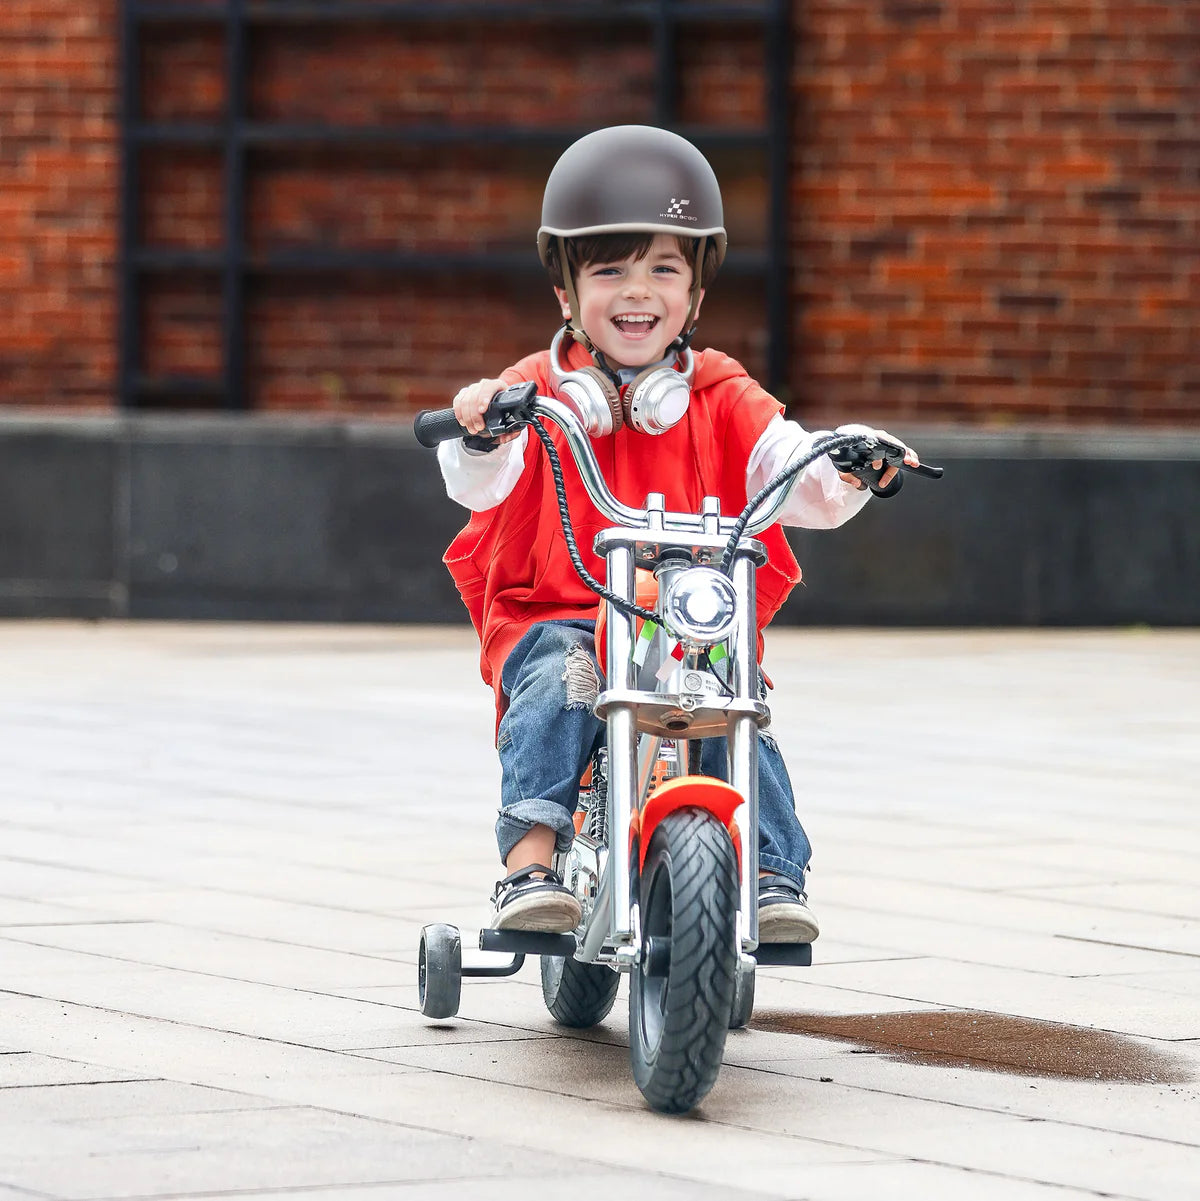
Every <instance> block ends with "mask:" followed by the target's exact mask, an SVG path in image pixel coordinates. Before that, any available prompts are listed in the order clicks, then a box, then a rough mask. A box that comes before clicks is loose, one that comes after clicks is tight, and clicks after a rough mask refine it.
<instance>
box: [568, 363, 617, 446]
mask: <svg viewBox="0 0 1200 1201" xmlns="http://www.w3.org/2000/svg"><path fill="white" fill-rule="evenodd" d="M571 374H572V375H582V376H586V377H587V379H588V380H589V381H590V382H592V383H594V384H595V385H596V389H597V391H598V393H599V398H600V399H601V400H602V401H603V403H604V404H605V405H607V406H608V411H609V413H610V414H612V433H614V434H615V433H616V432H617V430H619V429H620V428H621V426H623V425H624V424H625V409H624V407H623V405H622V404H621V394H620V392H618V391H617V388H616V385H615V384H613V382H612V380H610V379H609V378H608V376H607V375H605V374H604V372H603V371H601V370H600V368H599V367H580V369H579V370H578V371H573V372H571Z"/></svg>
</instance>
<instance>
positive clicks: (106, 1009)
mask: <svg viewBox="0 0 1200 1201" xmlns="http://www.w3.org/2000/svg"><path fill="white" fill-rule="evenodd" d="M201 974H208V973H201ZM214 978H215V979H217V980H231V979H235V977H232V976H216V977H214ZM244 983H251V984H252V983H255V981H244ZM267 987H270V986H267ZM290 991H294V992H304V991H305V990H304V989H293V990H290ZM316 995H318V996H319V995H322V994H316ZM325 995H332V994H325ZM4 996H11V997H23V998H24V999H25V1000H27V1001H47V1002H49V1003H50V1004H52V1005H66V1006H70V1007H72V1008H75V1009H87V1010H91V1011H93V1012H95V1013H110V1014H113V1015H114V1016H116V1017H124V1018H130V1017H132V1018H137V1019H138V1021H142V1022H158V1023H160V1024H162V1025H164V1026H176V1027H179V1028H182V1029H188V1030H206V1031H208V1032H209V1033H210V1034H227V1035H229V1036H230V1037H232V1038H250V1039H253V1040H254V1041H255V1042H259V1043H267V1044H269V1045H271V1046H279V1047H296V1048H298V1049H299V1050H302V1051H318V1052H320V1053H321V1054H324V1055H342V1054H343V1052H342V1051H341V1050H339V1049H335V1048H330V1047H318V1046H314V1045H313V1044H311V1043H298V1042H294V1041H293V1040H291V1039H285V1038H268V1037H267V1036H265V1035H262V1034H247V1033H246V1031H244V1030H227V1029H225V1027H223V1026H206V1025H203V1024H202V1023H200V1022H185V1021H180V1020H178V1019H177V1018H164V1017H158V1016H156V1015H155V1014H150V1013H135V1012H133V1011H132V1010H129V1009H114V1008H113V1007H112V1006H109V1005H94V1004H89V1003H88V1002H86V1001H72V1000H70V999H68V998H66V997H48V996H45V995H44V994H42V993H31V992H21V991H20V990H19V989H15V988H0V997H4ZM338 999H340V1000H343V1001H347V1000H353V998H351V997H341V998H338ZM364 1004H368V1005H379V1006H381V1007H384V1008H389V1009H401V1008H405V1007H404V1006H398V1005H390V1006H388V1005H385V1004H384V1002H382V1001H367V1002H364ZM55 1058H62V1057H61V1056H57V1057H55ZM75 1062H80V1061H78V1060H76V1061H75ZM397 1066H407V1065H397ZM205 1087H208V1086H205ZM230 1091H235V1092H240V1091H241V1090H236V1089H235V1090H230Z"/></svg>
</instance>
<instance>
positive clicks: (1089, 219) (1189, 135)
mask: <svg viewBox="0 0 1200 1201" xmlns="http://www.w3.org/2000/svg"><path fill="white" fill-rule="evenodd" d="M796 13H797V17H798V24H799V27H800V36H799V40H798V43H797V47H798V51H799V65H798V71H797V99H798V105H799V118H798V126H799V129H800V131H801V134H800V138H799V146H800V157H801V164H800V169H799V171H798V173H797V179H796V190H795V194H796V199H797V205H796V208H797V234H798V248H799V254H798V256H797V258H798V266H799V271H798V280H797V284H798V292H799V294H800V296H801V297H802V298H803V302H804V312H803V317H802V319H801V322H800V329H801V343H800V349H801V354H802V359H803V362H804V371H803V373H802V375H801V377H800V379H799V385H800V388H801V399H802V403H803V404H804V406H805V407H806V408H807V409H809V410H826V409H828V410H829V411H831V412H833V413H838V412H841V411H844V410H845V409H850V408H853V407H855V403H856V402H857V401H861V402H864V403H865V405H866V407H867V408H868V409H869V410H871V411H872V412H875V413H878V414H880V415H883V416H890V415H891V414H893V413H894V414H896V415H897V416H902V417H905V418H910V417H915V416H920V417H922V418H932V419H939V418H949V419H953V420H968V421H1022V420H1028V419H1044V418H1050V419H1059V420H1062V419H1091V420H1105V421H1113V422H1123V423H1124V422H1139V423H1140V422H1195V421H1196V420H1197V419H1198V418H1200V368H1198V366H1197V358H1196V353H1195V350H1196V331H1197V329H1200V225H1198V224H1197V212H1198V211H1200V122H1198V120H1197V117H1198V115H1200V5H1197V4H1195V3H1187V2H1176V3H1137V2H1134V0H1128V2H1127V0H1111V2H1110V0H1024V2H1021V3H1015V2H1012V0H1009V2H1000V0H944V2H942V3H937V2H923V3H918V2H913V3H902V2H894V3H893V2H889V0H883V2H871V3H868V2H866V0H858V2H855V0H806V2H805V3H801V4H798V5H797V6H796Z"/></svg>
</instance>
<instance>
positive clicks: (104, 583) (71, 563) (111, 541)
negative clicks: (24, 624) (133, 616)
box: [0, 423, 124, 617]
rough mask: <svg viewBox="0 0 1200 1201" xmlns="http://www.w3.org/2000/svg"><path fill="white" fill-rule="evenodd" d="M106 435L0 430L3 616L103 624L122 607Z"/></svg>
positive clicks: (112, 447)
mask: <svg viewBox="0 0 1200 1201" xmlns="http://www.w3.org/2000/svg"><path fill="white" fill-rule="evenodd" d="M112 433H113V430H112V427H109V426H104V425H92V426H90V427H88V428H84V429H81V430H78V431H77V432H76V433H75V434H74V435H73V436H69V437H64V436H63V434H62V433H61V432H60V431H59V430H58V429H45V428H43V427H42V426H41V425H39V424H34V425H28V424H26V423H15V424H13V425H10V426H9V427H8V428H7V429H4V428H3V427H0V616H33V615H44V616H48V617H50V616H87V617H93V616H104V615H107V614H114V613H118V612H120V611H121V610H122V608H123V607H124V587H123V584H122V572H121V564H120V562H119V560H120V557H121V555H122V554H123V548H122V547H121V546H119V545H117V536H116V526H115V524H114V514H116V513H117V512H118V511H119V509H120V508H121V507H122V505H123V498H122V495H121V490H120V475H121V471H120V463H119V460H120V454H121V443H120V441H119V440H117V439H115V438H114V437H113V436H112Z"/></svg>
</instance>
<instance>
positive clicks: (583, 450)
mask: <svg viewBox="0 0 1200 1201" xmlns="http://www.w3.org/2000/svg"><path fill="white" fill-rule="evenodd" d="M533 413H534V414H535V415H537V416H542V417H546V418H548V419H549V420H551V421H553V422H554V424H555V425H556V426H558V428H559V429H560V430H562V432H563V435H564V436H565V438H566V440H567V445H568V446H569V447H570V448H571V456H572V458H573V459H574V460H575V465H576V467H578V468H579V476H580V478H581V479H582V480H583V486H584V488H585V489H587V494H588V496H589V497H590V498H591V501H592V504H594V505H595V506H596V508H597V509H598V510H599V511H600V512H601V513H602V514H603V515H604V516H605V517H607V518H608V519H609V521H611V522H613V523H614V524H615V525H622V526H626V527H627V528H630V529H649V528H650V517H649V515H648V513H647V511H646V510H645V509H633V508H630V506H629V505H625V504H622V503H621V502H620V501H619V500H617V498H616V497H615V496H613V494H612V492H611V491H609V487H608V484H607V483H605V480H604V476H603V475H602V474H601V472H600V466H599V464H598V463H597V462H596V456H595V454H594V452H593V451H592V444H591V440H590V439H589V438H588V436H587V433H586V431H585V430H584V428H583V423H582V422H581V421H580V420H579V418H578V417H577V416H576V415H575V414H574V412H572V410H571V409H570V408H569V407H568V406H567V405H565V404H563V402H562V401H560V400H555V399H553V398H552V397H549V396H538V397H536V398H535V399H534V402H533ZM796 478H799V477H798V476H797V477H796ZM795 482H796V481H795V479H793V480H792V481H791V483H789V484H788V485H787V487H785V488H780V489H779V490H778V491H777V492H776V493H775V494H774V495H773V496H772V497H770V499H769V501H768V502H766V503H764V505H763V506H762V507H761V508H760V510H759V512H758V513H756V514H755V516H754V517H753V518H752V519H751V520H750V521H749V522H748V523H747V524H746V526H745V529H744V535H745V536H747V537H753V535H755V534H757V533H759V532H761V531H762V530H765V529H766V528H767V526H769V525H770V524H771V523H772V522H773V521H774V520H775V519H776V517H777V516H778V514H779V511H780V510H781V509H782V508H783V506H784V503H785V502H786V500H787V498H788V496H789V494H790V493H791V491H792V488H793V487H794V486H795ZM655 516H656V518H657V517H658V516H659V515H658V514H656V515H655ZM661 518H662V521H663V526H664V528H665V529H667V530H673V531H677V532H680V533H715V534H716V535H717V536H719V537H728V536H729V535H730V534H731V533H732V532H733V529H734V527H735V526H736V525H737V521H738V519H737V517H736V516H734V517H720V518H719V519H718V522H717V528H716V529H715V530H712V529H711V528H710V527H709V526H708V524H707V523H708V522H709V521H711V518H706V517H705V516H704V515H703V514H700V513H663V514H661Z"/></svg>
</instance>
